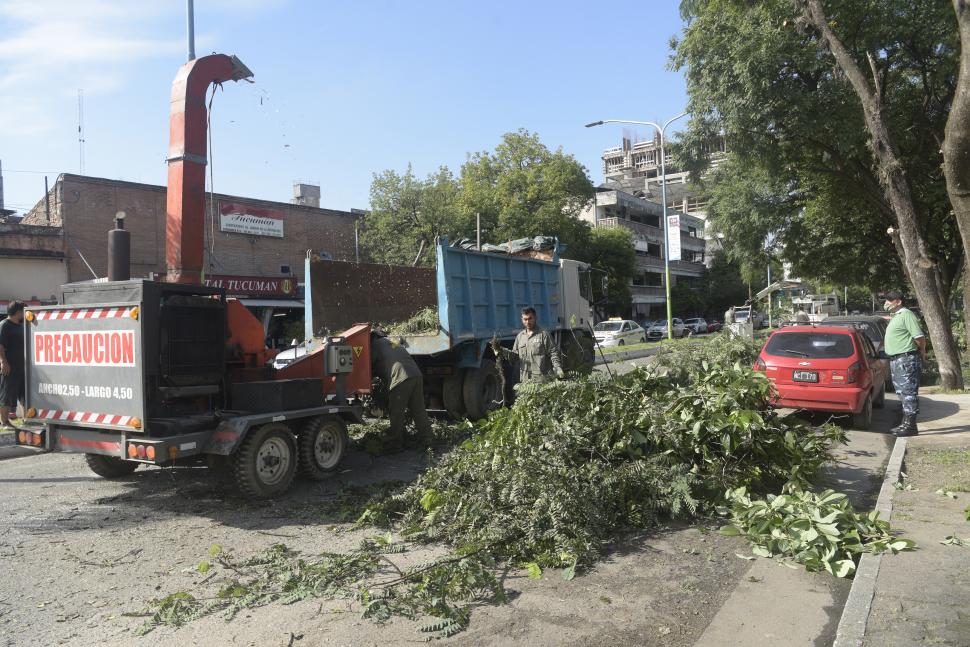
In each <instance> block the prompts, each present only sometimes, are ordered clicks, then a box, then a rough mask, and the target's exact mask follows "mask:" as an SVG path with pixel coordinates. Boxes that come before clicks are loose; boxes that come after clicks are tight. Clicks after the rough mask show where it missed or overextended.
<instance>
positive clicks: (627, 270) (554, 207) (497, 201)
mask: <svg viewBox="0 0 970 647" xmlns="http://www.w3.org/2000/svg"><path fill="white" fill-rule="evenodd" d="M592 199H593V185H592V183H591V182H590V180H589V177H588V176H587V172H586V169H585V168H584V167H583V166H582V165H581V164H580V163H579V162H578V161H576V159H575V158H574V157H573V156H572V155H567V154H566V153H564V152H563V151H562V150H555V151H553V150H550V149H549V148H548V147H547V146H545V145H544V144H543V143H542V142H541V141H540V140H539V136H538V135H536V134H534V133H530V132H528V131H525V130H518V131H515V132H510V133H506V134H505V135H503V136H502V141H501V142H500V143H499V144H498V146H496V147H495V150H494V151H484V152H479V153H474V154H471V155H469V156H468V160H467V161H466V162H465V163H464V164H463V165H462V168H461V173H460V175H459V177H458V178H455V177H454V175H453V174H452V173H451V171H450V170H448V168H446V167H441V168H440V169H439V170H438V172H437V173H434V174H432V175H429V176H428V177H427V178H425V179H423V180H422V179H420V178H417V177H415V176H414V173H413V172H412V170H411V167H410V166H409V167H408V168H407V170H406V171H405V172H404V173H403V174H400V173H397V172H396V171H393V170H387V171H383V172H382V173H376V174H374V179H373V181H372V183H371V205H370V207H371V209H370V212H369V213H368V214H367V216H366V218H365V219H364V227H363V232H362V242H363V245H364V251H365V253H366V256H367V258H369V259H370V260H372V261H376V262H380V263H389V264H394V265H411V264H421V265H433V264H434V253H433V250H432V247H433V245H434V240H435V238H436V237H438V236H442V235H447V236H449V237H450V238H451V239H452V240H455V239H457V238H471V239H474V238H475V235H476V224H477V222H479V221H480V223H481V232H482V241H483V242H492V243H501V242H505V241H508V240H513V239H516V238H524V237H527V236H528V237H532V236H538V235H546V236H556V237H558V238H559V240H560V242H561V243H563V244H565V245H566V252H565V254H564V255H565V256H566V257H567V258H574V259H577V260H582V261H585V262H588V263H591V264H593V265H594V266H595V267H596V268H598V269H600V270H603V271H605V272H606V274H607V277H608V288H607V293H606V294H605V295H601V294H597V296H598V297H600V298H603V299H605V300H606V301H607V302H608V303H609V304H611V305H612V306H615V307H616V308H618V309H620V310H622V309H624V308H625V307H627V306H628V305H629V303H630V289H629V283H630V279H631V278H632V276H633V274H634V273H635V264H636V261H635V258H636V257H635V253H634V251H633V244H632V241H631V239H630V234H629V232H628V231H626V230H606V229H602V230H601V229H591V228H590V227H589V225H588V224H587V223H586V222H584V221H583V220H581V219H580V218H579V215H580V213H581V212H582V210H583V208H584V207H585V206H586V205H587V204H589V202H590V200H592Z"/></svg>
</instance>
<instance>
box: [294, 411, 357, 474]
mask: <svg viewBox="0 0 970 647" xmlns="http://www.w3.org/2000/svg"><path fill="white" fill-rule="evenodd" d="M297 446H298V448H299V454H300V472H301V473H302V474H303V475H304V476H306V477H308V478H311V479H313V480H314V481H323V480H325V479H327V478H329V476H330V475H331V474H332V473H333V471H334V470H336V469H337V466H338V465H340V461H341V460H343V457H344V454H345V453H346V452H347V425H345V424H344V421H343V420H341V419H340V418H338V417H337V416H319V417H317V418H313V419H311V420H310V421H309V422H308V423H307V424H306V426H305V427H304V428H303V431H302V432H300V436H299V441H298V443H297Z"/></svg>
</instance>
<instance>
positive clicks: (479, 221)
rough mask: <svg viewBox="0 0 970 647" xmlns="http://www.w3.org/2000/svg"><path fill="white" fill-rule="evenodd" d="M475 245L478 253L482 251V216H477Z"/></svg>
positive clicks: (478, 214)
mask: <svg viewBox="0 0 970 647" xmlns="http://www.w3.org/2000/svg"><path fill="white" fill-rule="evenodd" d="M475 244H476V245H477V249H478V251H482V214H480V213H476V214H475Z"/></svg>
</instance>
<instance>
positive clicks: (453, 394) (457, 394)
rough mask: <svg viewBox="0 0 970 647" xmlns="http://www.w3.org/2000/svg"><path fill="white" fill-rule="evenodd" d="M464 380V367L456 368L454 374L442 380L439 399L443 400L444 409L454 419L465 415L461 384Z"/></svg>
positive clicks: (459, 418)
mask: <svg viewBox="0 0 970 647" xmlns="http://www.w3.org/2000/svg"><path fill="white" fill-rule="evenodd" d="M464 381H465V371H464V369H458V372H457V373H455V374H454V375H449V376H447V377H445V379H444V380H442V384H441V399H442V401H443V402H444V405H445V410H447V411H448V415H450V416H451V417H452V418H454V419H455V420H461V419H463V418H464V417H465V400H464V396H463V395H462V384H463V383H464Z"/></svg>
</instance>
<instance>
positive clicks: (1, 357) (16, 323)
mask: <svg viewBox="0 0 970 647" xmlns="http://www.w3.org/2000/svg"><path fill="white" fill-rule="evenodd" d="M23 323H24V304H23V302H21V301H11V302H10V303H9V304H7V318H6V319H4V320H3V321H2V322H0V426H3V427H9V426H10V411H11V410H13V412H14V414H15V415H16V413H17V402H20V403H21V404H23V402H24V325H23Z"/></svg>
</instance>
